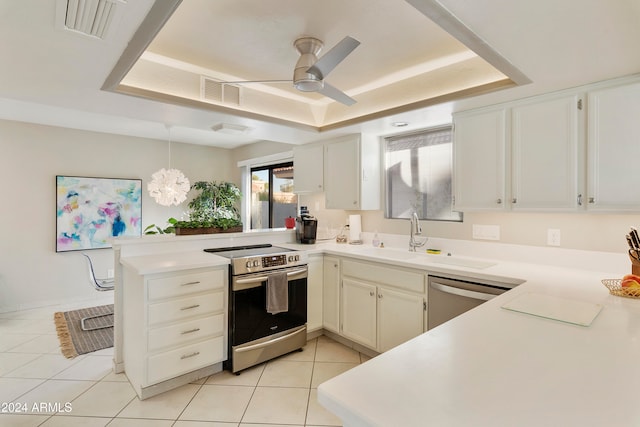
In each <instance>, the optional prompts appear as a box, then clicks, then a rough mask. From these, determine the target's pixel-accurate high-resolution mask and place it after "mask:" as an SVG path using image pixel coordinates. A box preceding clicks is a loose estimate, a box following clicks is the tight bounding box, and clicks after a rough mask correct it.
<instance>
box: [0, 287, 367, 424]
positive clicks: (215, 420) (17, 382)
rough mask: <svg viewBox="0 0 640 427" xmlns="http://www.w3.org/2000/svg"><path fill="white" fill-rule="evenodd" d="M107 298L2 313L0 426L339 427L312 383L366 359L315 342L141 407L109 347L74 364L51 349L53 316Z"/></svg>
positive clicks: (322, 340) (335, 345) (321, 339)
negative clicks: (114, 365)
mask: <svg viewBox="0 0 640 427" xmlns="http://www.w3.org/2000/svg"><path fill="white" fill-rule="evenodd" d="M109 298H111V301H112V296H111V297H101V299H96V300H92V301H89V302H87V301H85V302H83V303H75V304H70V305H65V306H55V307H48V308H39V309H33V310H25V311H20V312H13V313H0V405H1V406H0V425H2V426H20V427H22V426H47V427H51V426H61V427H62V426H64V427H75V426H110V427H129V426H131V427H133V426H135V427H139V426H141V427H145V426H149V427H151V426H153V427H164V426H167V427H169V426H175V427H205V426H214V427H234V426H235V427H258V426H271V427H274V426H284V425H286V426H288V427H295V426H339V425H341V423H340V419H338V418H336V417H335V416H333V415H332V414H331V413H329V412H328V411H326V410H325V409H324V408H323V407H321V406H320V404H318V402H317V398H316V396H317V387H318V384H320V383H322V382H323V381H325V380H327V379H329V378H331V377H333V376H335V375H338V374H340V373H341V372H344V371H346V370H348V369H350V368H352V367H354V366H356V365H358V364H359V363H361V362H363V361H365V360H366V359H367V356H365V355H363V354H360V353H358V352H356V351H354V350H353V349H350V348H348V347H345V346H343V345H341V344H339V343H337V342H335V341H333V340H331V339H329V338H327V337H324V336H322V337H319V338H316V339H314V340H311V341H309V342H308V344H307V345H306V347H305V348H304V350H303V351H302V352H294V353H291V354H289V355H285V356H282V357H280V358H278V359H275V360H272V361H269V362H267V363H263V364H261V365H259V366H255V367H253V368H250V369H248V370H246V371H244V372H242V373H241V375H238V376H236V375H233V374H231V373H229V372H227V371H223V372H221V373H218V374H215V375H212V376H210V377H208V378H206V379H202V380H200V381H197V382H195V383H192V384H187V385H185V386H183V387H179V388H177V389H175V390H172V391H170V392H167V393H163V394H160V395H158V396H155V397H152V398H150V399H147V400H144V401H140V400H139V399H138V398H137V397H136V394H135V392H134V391H133V388H132V387H131V385H130V384H129V382H128V381H127V378H126V376H125V375H124V374H114V373H113V372H112V355H113V349H112V348H110V349H105V350H101V351H97V352H94V353H90V354H86V355H81V356H78V357H76V358H74V359H65V358H64V357H63V356H62V355H61V353H60V351H59V348H58V345H59V344H58V338H57V336H56V332H55V327H54V325H53V313H54V312H56V311H68V310H73V309H77V308H83V307H89V306H92V305H100V304H108V303H110V302H111V301H109ZM25 410H26V413H25Z"/></svg>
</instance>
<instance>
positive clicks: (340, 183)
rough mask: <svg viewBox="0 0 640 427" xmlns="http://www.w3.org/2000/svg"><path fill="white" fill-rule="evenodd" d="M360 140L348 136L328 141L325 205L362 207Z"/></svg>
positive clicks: (346, 207)
mask: <svg viewBox="0 0 640 427" xmlns="http://www.w3.org/2000/svg"><path fill="white" fill-rule="evenodd" d="M359 143H360V140H359V137H357V136H354V137H348V138H343V139H340V140H337V141H332V142H328V143H327V144H326V148H325V150H326V151H325V169H326V173H325V197H326V200H325V206H326V208H327V209H347V210H353V209H360V167H361V166H360V144H359Z"/></svg>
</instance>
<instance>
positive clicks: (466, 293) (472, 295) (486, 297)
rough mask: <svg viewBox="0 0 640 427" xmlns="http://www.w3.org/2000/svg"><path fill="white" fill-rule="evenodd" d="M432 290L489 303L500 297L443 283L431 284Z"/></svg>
mask: <svg viewBox="0 0 640 427" xmlns="http://www.w3.org/2000/svg"><path fill="white" fill-rule="evenodd" d="M429 285H430V286H431V287H432V288H434V289H437V290H439V291H442V292H446V293H448V294H453V295H459V296H463V297H467V298H473V299H479V300H483V301H489V300H490V299H493V298H495V297H497V296H498V295H494V294H485V293H482V292H475V291H468V290H466V289H460V288H455V287H453V286H447V285H443V284H441V283H435V282H431V283H430V284H429Z"/></svg>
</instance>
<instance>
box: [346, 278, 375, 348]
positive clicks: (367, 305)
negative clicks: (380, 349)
mask: <svg viewBox="0 0 640 427" xmlns="http://www.w3.org/2000/svg"><path fill="white" fill-rule="evenodd" d="M376 292H377V289H376V286H375V285H371V284H369V283H365V282H362V281H360V280H354V279H349V278H343V279H342V335H344V336H345V337H347V338H349V339H350V340H353V341H356V342H358V343H360V344H362V345H366V346H367V347H371V348H377V339H376V333H377V327H376V323H377V321H376V319H377V313H376V312H377V310H376Z"/></svg>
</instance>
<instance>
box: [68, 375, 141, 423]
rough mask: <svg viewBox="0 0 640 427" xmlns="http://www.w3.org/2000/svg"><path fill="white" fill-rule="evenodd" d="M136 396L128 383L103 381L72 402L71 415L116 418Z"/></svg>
mask: <svg viewBox="0 0 640 427" xmlns="http://www.w3.org/2000/svg"><path fill="white" fill-rule="evenodd" d="M135 396H136V393H135V391H134V390H133V388H132V387H131V385H130V384H129V383H128V382H127V383H124V382H108V381H101V382H99V383H96V385H94V386H93V387H91V388H90V389H89V390H87V391H85V392H84V393H83V394H81V395H80V396H79V397H78V398H76V399H75V400H73V401H72V402H71V405H72V410H71V412H70V415H77V416H89V415H94V416H97V417H115V416H116V414H118V413H119V412H120V411H121V410H122V409H123V408H124V407H125V406H127V405H128V404H129V402H131V400H132V399H134V398H135Z"/></svg>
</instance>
